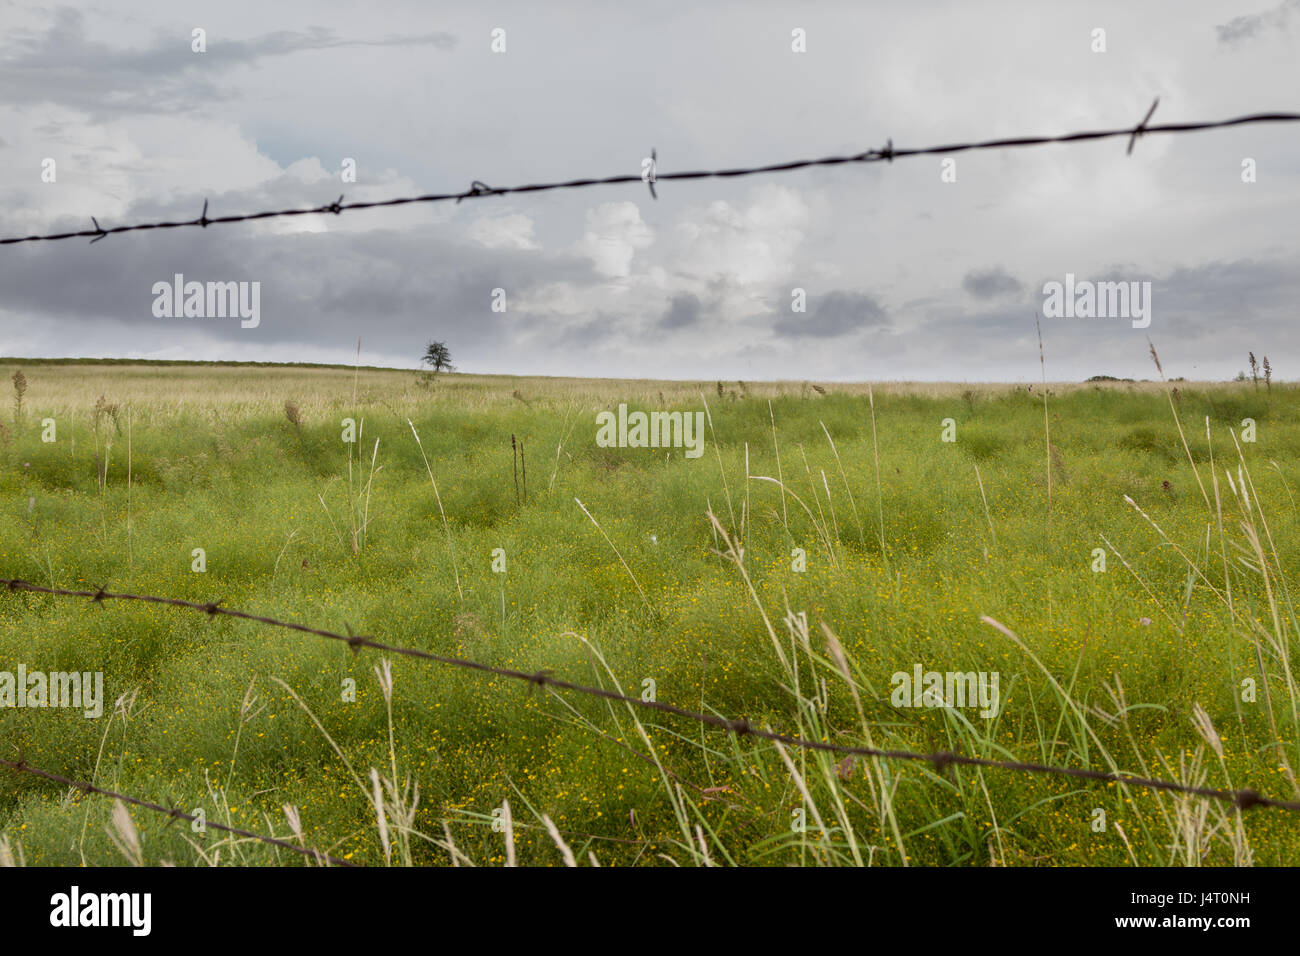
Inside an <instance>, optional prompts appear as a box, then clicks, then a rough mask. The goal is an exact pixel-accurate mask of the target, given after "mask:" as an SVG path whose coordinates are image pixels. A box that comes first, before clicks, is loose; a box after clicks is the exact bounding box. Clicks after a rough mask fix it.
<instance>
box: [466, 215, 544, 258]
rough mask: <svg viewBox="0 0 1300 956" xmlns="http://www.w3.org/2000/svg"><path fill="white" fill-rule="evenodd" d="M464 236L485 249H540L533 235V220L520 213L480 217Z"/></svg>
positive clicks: (470, 225) (472, 223)
mask: <svg viewBox="0 0 1300 956" xmlns="http://www.w3.org/2000/svg"><path fill="white" fill-rule="evenodd" d="M465 235H466V236H468V237H469V238H470V239H472V240H473V241H474V242H477V243H478V244H479V245H481V246H483V247H484V248H487V249H524V250H528V249H540V248H541V246H540V245H538V242H537V237H536V236H534V235H533V220H532V219H531V218H530V217H528V216H525V215H522V214H521V213H512V214H507V215H503V216H480V217H479V218H477V219H475V220H474V221H473V222H471V223H470V224H469V228H468V229H466V230H465Z"/></svg>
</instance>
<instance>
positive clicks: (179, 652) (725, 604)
mask: <svg viewBox="0 0 1300 956" xmlns="http://www.w3.org/2000/svg"><path fill="white" fill-rule="evenodd" d="M19 370H21V372H22V376H21V377H22V380H23V385H22V387H21V388H16V387H14V384H13V383H14V379H13V376H14V373H15V372H17V371H19ZM0 372H2V373H3V378H0V389H2V390H3V391H2V392H0V394H2V395H3V398H4V400H5V406H4V407H3V410H2V412H0V422H3V423H4V426H3V430H0V578H15V579H22V580H25V581H30V582H32V583H33V584H38V585H44V586H49V587H58V588H72V589H89V590H94V589H95V588H97V587H101V586H102V587H105V588H108V589H109V590H116V591H127V592H133V593H138V594H154V595H163V596H168V597H177V598H185V599H189V600H192V601H197V602H208V601H216V600H220V601H222V602H223V604H224V606H226V607H230V608H237V609H240V610H245V611H250V612H253V613H257V614H263V615H267V616H270V617H274V618H279V619H286V620H291V621H297V622H301V623H304V624H307V625H312V626H316V627H320V628H326V629H331V630H336V631H347V632H350V633H356V634H366V635H371V636H374V637H375V638H376V639H378V640H381V641H384V642H386V643H389V644H392V645H399V646H404V647H414V648H421V649H424V650H429V651H434V652H437V653H440V654H447V655H453V656H457V657H464V658H469V659H472V660H474V661H479V662H483V663H487V664H492V665H497V666H501V667H509V668H515V669H519V670H525V671H529V672H535V671H539V670H546V671H549V672H551V673H552V674H554V675H556V676H557V677H561V678H564V679H567V680H572V681H574V682H577V683H581V684H588V685H597V686H602V687H607V688H610V689H617V690H622V691H623V692H625V693H627V694H630V695H632V696H641V695H653V697H654V698H655V699H656V700H658V701H662V702H668V703H672V704H674V705H677V706H681V707H685V708H687V709H690V710H695V711H703V712H707V713H713V714H718V715H721V716H724V717H729V718H738V717H744V718H746V719H747V720H748V721H749V722H750V723H751V724H752V725H754V726H757V727H770V728H772V729H773V730H777V731H781V732H785V733H790V734H796V735H799V736H804V737H808V738H811V739H817V740H825V741H834V742H836V743H843V744H856V745H866V746H873V747H881V748H888V749H902V750H912V751H922V752H929V751H934V750H949V751H953V752H957V753H962V754H969V755H973V756H985V757H990V758H993V759H1006V760H1023V761H1031V762H1040V763H1046V764H1052V765H1055V766H1067V767H1080V768H1091V769H1096V770H1101V771H1107V772H1121V773H1126V774H1127V773H1132V774H1138V775H1142V776H1154V777H1161V778H1165V779H1171V780H1177V781H1180V782H1184V783H1191V784H1199V785H1205V786H1210V787H1216V788H1230V789H1231V788H1241V787H1252V788H1254V789H1256V790H1258V791H1260V792H1262V793H1266V794H1269V795H1271V796H1275V797H1278V798H1281V799H1288V800H1296V799H1297V798H1298V797H1300V785H1298V784H1297V781H1296V777H1295V773H1294V769H1295V766H1296V761H1297V758H1298V757H1300V753H1298V752H1297V746H1298V745H1300V688H1298V687H1297V684H1296V676H1295V664H1296V661H1295V649H1296V640H1297V632H1298V628H1297V619H1296V616H1295V608H1294V606H1293V602H1292V595H1291V592H1290V584H1291V582H1292V580H1293V579H1294V574H1295V569H1296V568H1297V566H1298V565H1297V561H1298V560H1300V554H1298V553H1297V552H1298V551H1300V541H1298V539H1297V534H1296V531H1297V510H1296V502H1295V497H1294V490H1295V485H1296V483H1297V479H1298V478H1300V475H1298V474H1297V462H1298V461H1300V457H1298V453H1300V419H1298V418H1297V415H1296V407H1297V399H1298V398H1300V386H1295V385H1288V384H1279V383H1277V382H1273V383H1272V384H1271V387H1265V385H1264V383H1263V382H1260V383H1258V385H1256V384H1253V383H1251V382H1245V383H1240V382H1239V383H1227V384H1215V383H1197V382H1184V381H1177V382H1171V383H1165V382H1163V381H1160V380H1156V381H1153V382H1138V383H1128V382H1103V383H1082V384H1078V383H1076V384H1066V383H1048V384H1047V385H1046V386H1039V385H1035V386H1034V388H1033V389H1032V391H1028V390H1026V388H1025V387H1024V386H1013V385H961V384H953V385H934V384H909V383H890V384H877V385H874V386H867V385H865V384H862V385H857V384H855V385H841V384H833V383H816V384H814V383H805V382H779V383H742V382H721V383H719V382H667V381H648V380H647V381H616V380H600V379H581V380H579V379H546V378H527V377H508V376H478V375H466V374H446V373H444V374H440V375H438V376H437V377H436V378H433V377H430V376H428V375H421V374H420V373H416V372H410V371H398V370H383V369H370V368H359V369H351V368H339V367H298V366H286V367H252V366H234V365H197V364H196V365H148V364H130V363H94V362H81V363H76V362H70V363H52V362H42V361H38V360H0ZM1153 374H1154V369H1153ZM1170 374H1174V372H1172V371H1170ZM619 403H627V404H628V405H629V406H630V407H632V408H636V409H645V410H661V411H668V410H678V411H683V412H695V411H706V412H707V419H706V421H707V424H706V429H705V445H704V450H703V454H702V455H701V456H700V457H698V458H687V457H686V456H685V455H684V454H683V453H682V451H681V450H680V449H675V448H669V449H662V448H660V449H648V448H617V447H615V448H607V447H600V446H599V445H597V444H596V442H595V435H596V424H595V423H596V416H597V414H598V413H599V412H601V411H605V410H611V409H614V408H616V407H617V406H618V404H619ZM349 419H350V420H351V421H352V432H351V434H349V425H348V423H347V422H346V421H345V420H349ZM1248 420H1249V421H1248ZM51 425H52V429H51ZM347 437H355V439H356V440H355V441H345V440H344V439H345V438H347ZM43 438H52V439H53V440H43ZM946 439H951V440H946ZM512 442H513V445H512ZM521 451H522V456H520V452H521ZM520 457H522V466H523V467H522V469H520V468H519V458H520ZM521 472H522V473H521ZM579 502H580V503H579ZM710 514H712V515H713V516H714V517H713V518H710ZM196 549H201V552H199V553H196ZM983 617H987V618H990V619H992V620H993V621H995V622H997V624H998V625H1000V627H996V626H993V625H992V624H990V623H989V622H986V621H984V620H982V618H983ZM387 659H388V658H386V657H385V655H384V654H382V653H380V652H377V651H374V650H369V649H362V650H360V652H359V653H354V652H353V651H352V649H350V648H348V647H346V646H343V645H341V644H339V643H337V642H333V641H328V640H323V639H321V638H319V637H315V636H312V635H309V634H301V633H295V632H291V631H286V630H283V629H279V628H271V627H266V626H263V625H260V624H257V623H253V622H248V621H239V620H234V619H230V618H227V617H220V616H218V617H210V616H208V615H204V614H199V613H193V612H191V611H186V610H182V609H177V608H172V607H166V606H161V605H154V604H138V603H131V602H115V601H106V602H103V603H102V604H98V605H97V604H95V603H92V602H90V601H86V600H84V599H77V600H73V599H66V598H58V597H53V596H48V595H41V594H36V593H30V592H22V591H0V672H3V671H14V670H15V669H16V668H17V667H18V666H19V665H20V664H21V665H23V666H24V667H25V668H26V670H27V671H28V672H31V671H44V672H55V671H73V670H76V671H97V672H102V673H103V675H104V677H103V680H104V696H105V704H104V712H103V715H102V716H100V717H99V718H98V719H87V718H85V717H84V716H82V714H81V713H80V712H78V711H71V710H65V709H55V708H45V709H33V708H26V709H19V708H16V707H9V708H6V707H0V757H4V758H6V759H9V760H17V759H22V760H24V761H26V762H28V763H29V764H31V765H33V766H36V767H40V768H43V769H46V770H49V771H52V772H55V773H58V774H61V775H64V776H67V777H69V778H72V779H75V780H86V781H93V782H94V783H95V784H96V785H98V786H101V787H104V788H106V789H110V790H114V791H118V792H121V793H126V794H130V795H133V796H137V797H140V798H144V799H148V800H151V801H155V802H158V803H160V804H163V805H167V806H175V807H177V808H180V809H182V810H185V811H186V812H195V811H196V810H198V809H202V811H203V814H204V816H205V817H206V819H208V820H212V821H220V822H223V823H228V824H230V825H232V826H237V827H243V828H246V829H249V830H253V831H257V832H259V833H265V834H274V835H276V836H279V837H282V838H284V839H287V840H289V841H291V842H294V843H299V844H303V845H309V846H314V847H317V848H320V849H322V850H325V851H327V852H329V853H331V854H335V855H337V856H339V857H341V858H343V859H346V860H349V861H352V862H356V863H360V864H365V865H386V864H391V865H403V864H411V865H452V864H455V865H471V864H472V865H501V864H503V863H507V862H518V863H520V864H539V865H563V864H564V863H565V862H566V859H567V855H571V856H572V858H573V859H574V860H575V861H576V862H577V863H578V864H580V865H589V864H591V863H593V862H598V863H599V864H600V865H603V866H616V865H674V864H675V865H700V864H707V863H711V864H717V865H885V866H897V865H912V866H955V865H963V866H987V865H1006V866H1076V865H1116V866H1134V865H1137V866H1145V865H1165V864H1174V865H1247V864H1252V863H1253V864H1269V865H1294V864H1296V863H1298V862H1300V818H1298V817H1297V816H1296V815H1295V814H1292V813H1288V812H1284V811H1282V810H1279V809H1273V808H1253V809H1246V810H1238V809H1236V808H1234V807H1233V806H1232V805H1231V804H1228V803H1222V802H1215V801H1210V800H1206V799H1202V798H1199V797H1196V796H1192V795H1187V794H1180V793H1172V792H1159V791H1152V790H1147V789H1141V788H1136V787H1130V786H1121V785H1118V784H1115V783H1104V782H1103V783H1098V782H1088V781H1082V780H1078V779H1069V778H1063V777H1056V776H1048V775H1038V774H1026V773H1017V772H1010V771H1005V770H999V769H987V768H972V767H962V766H950V767H947V768H937V767H935V766H933V765H931V764H927V763H925V762H906V761H896V760H890V759H877V758H870V759H867V758H862V759H854V758H848V759H842V758H841V757H840V756H839V755H836V754H831V753H819V752H813V751H808V750H795V749H791V748H783V747H779V746H777V745H776V744H773V743H772V742H770V741H763V740H758V739H754V738H751V737H744V736H734V735H731V734H728V733H727V732H725V731H724V730H721V729H718V728H713V727H707V726H703V725H701V724H698V723H696V722H693V721H690V720H686V719H682V718H678V717H673V716H670V715H666V714H662V713H658V712H654V711H649V710H645V709H642V708H636V707H632V706H629V705H625V704H622V703H617V702H612V701H607V700H600V699H595V698H591V697H587V696H582V695H578V694H573V693H566V692H563V691H559V690H556V689H553V688H539V687H529V686H528V685H526V684H521V683H519V682H516V681H511V680H508V679H505V678H503V677H500V676H495V675H491V674H481V673H472V672H466V671H463V670H458V669H454V668H449V667H446V666H442V665H439V664H437V663H433V662H429V661H422V660H412V659H407V658H402V657H393V658H391V663H387V664H386V663H384V662H385V660H387ZM918 666H919V667H920V668H921V669H922V670H923V671H937V672H962V673H968V672H975V673H978V674H996V675H997V676H998V681H999V683H998V687H999V695H1000V699H999V702H998V707H997V713H996V715H995V716H980V711H979V708H977V707H973V706H956V705H954V706H921V707H911V706H897V704H896V700H895V693H894V691H895V675H896V674H899V673H902V674H907V675H911V674H913V673H914V672H915V670H916V668H917V667H918ZM507 803H508V806H509V809H508V811H507V810H506V809H505V806H506V804H507ZM4 861H9V862H15V863H25V864H26V865H29V866H44V865H81V864H87V865H95V866H100V865H121V864H122V863H124V862H128V861H129V862H134V863H142V864H146V865H159V864H163V863H173V864H176V865H208V864H220V865H225V864H244V865H311V862H312V861H310V860H308V859H304V858H302V857H300V856H296V855H294V854H292V853H288V852H285V851H283V850H277V849H275V848H273V847H269V846H266V845H264V844H261V843H258V842H254V841H250V840H244V839H238V838H231V837H229V836H228V835H224V834H221V833H217V832H215V831H212V830H209V831H208V832H207V833H200V832H196V831H195V829H194V828H193V827H191V826H190V825H188V824H186V823H183V822H180V823H178V822H175V821H169V820H168V819H167V818H166V817H165V816H162V815H157V814H151V813H149V812H147V811H143V810H140V809H138V808H133V809H131V810H130V811H129V814H128V815H127V816H126V818H125V819H123V815H122V814H120V813H119V814H118V816H117V818H116V819H114V814H113V803H112V801H111V800H109V799H106V798H104V797H102V796H97V795H82V794H80V793H78V792H77V791H75V790H70V789H68V788H65V787H60V786H56V785H53V784H51V783H49V782H48V781H45V780H41V779H39V778H36V777H33V776H30V775H26V774H19V773H15V772H11V771H7V770H2V769H0V862H4Z"/></svg>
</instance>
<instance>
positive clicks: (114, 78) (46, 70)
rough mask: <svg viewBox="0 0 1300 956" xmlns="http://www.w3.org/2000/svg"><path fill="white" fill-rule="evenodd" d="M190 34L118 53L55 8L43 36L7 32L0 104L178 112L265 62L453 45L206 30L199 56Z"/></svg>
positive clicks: (314, 31) (445, 38)
mask: <svg viewBox="0 0 1300 956" xmlns="http://www.w3.org/2000/svg"><path fill="white" fill-rule="evenodd" d="M192 29H193V27H192V26H189V25H186V26H183V27H182V26H180V25H178V26H177V28H176V32H175V33H161V32H160V33H157V34H155V36H154V40H153V43H152V45H150V46H147V47H143V48H139V49H119V48H116V47H112V46H109V45H108V44H106V43H101V42H96V41H94V40H92V39H90V38H88V37H87V35H86V27H85V19H84V15H83V14H82V12H81V11H80V10H76V9H74V8H71V7H59V8H58V9H57V10H55V11H54V22H53V23H52V24H51V25H50V27H49V28H48V29H46V30H45V31H43V32H39V33H23V32H13V33H10V34H9V35H8V38H7V39H8V42H7V43H5V44H3V45H0V102H5V103H12V104H20V105H26V104H30V103H31V102H32V100H33V98H34V97H33V94H35V95H36V97H37V98H39V99H41V100H45V101H47V102H54V103H60V104H62V105H65V106H70V107H74V108H76V109H80V110H84V111H86V112H87V113H89V114H90V115H92V116H94V117H97V118H103V117H106V116H118V115H123V114H132V115H138V114H144V113H172V112H181V111H185V110H189V109H193V108H194V107H195V106H196V105H202V104H203V103H206V102H211V101H213V100H220V99H229V98H231V97H232V96H233V94H231V93H228V92H224V91H222V90H220V89H218V88H217V86H216V85H215V84H214V83H213V81H212V78H211V74H213V73H217V72H223V71H228V70H230V69H232V68H234V67H237V66H249V65H254V64H256V63H258V62H259V61H261V60H265V59H267V58H269V57H282V56H289V55H291V54H294V53H301V52H306V51H311V50H329V49H337V48H340V47H391V46H432V47H435V48H437V49H441V50H450V49H453V48H454V47H455V45H456V37H455V36H453V35H452V34H450V33H442V32H435V33H423V34H413V35H409V36H400V35H393V36H387V37H381V38H377V39H364V38H350V39H343V38H340V37H339V36H338V35H336V34H335V33H334V32H333V31H331V30H327V29H325V28H323V27H308V28H307V29H306V30H277V31H275V32H272V33H266V34H263V35H261V36H256V37H253V38H251V39H246V40H235V39H227V38H225V37H222V36H221V35H219V34H216V33H214V32H212V31H209V33H208V36H207V52H205V53H202V54H199V53H194V52H193V51H192V50H191V48H190V43H191V30H192Z"/></svg>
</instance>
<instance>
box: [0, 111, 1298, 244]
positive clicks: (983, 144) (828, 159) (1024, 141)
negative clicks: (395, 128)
mask: <svg viewBox="0 0 1300 956" xmlns="http://www.w3.org/2000/svg"><path fill="white" fill-rule="evenodd" d="M1159 102H1160V100H1159V99H1158V98H1157V99H1156V101H1155V102H1154V103H1152V104H1151V108H1150V109H1149V110H1147V113H1146V116H1145V117H1144V118H1143V119H1142V121H1141V122H1139V123H1138V124H1137V125H1136V126H1126V127H1122V128H1119V129H1107V130H1090V131H1085V132H1077V133H1066V134H1063V135H1060V136H1018V137H1012V138H1003V139H989V140H982V141H976V142H966V143H950V144H947V145H944V146H926V147H922V148H919V149H904V148H901V147H899V148H896V147H895V146H894V141H893V140H892V139H890V140H889V141H888V142H887V143H886V145H885V147H884V148H883V149H869V150H867V151H866V152H862V153H856V154H854V155H851V156H823V157H821V158H820V159H799V160H793V161H791V162H784V163H772V164H769V165H765V166H746V167H740V168H735V169H710V170H696V171H693V172H681V173H658V172H657V171H655V169H654V166H653V165H652V166H651V167H650V170H649V171H648V174H642V175H631V174H629V175H624V176H604V177H600V178H590V179H570V180H566V181H563V182H549V183H530V184H527V185H523V186H495V187H494V186H489V185H487V184H486V183H483V182H480V181H479V180H477V179H476V180H474V181H473V182H471V183H470V187H469V189H467V190H465V191H463V192H454V193H428V194H426V195H422V196H402V197H398V198H394V199H381V200H374V201H370V202H344V201H343V196H339V198H338V199H336V200H335V201H334V202H332V203H327V204H325V205H323V206H314V207H312V208H310V209H274V210H267V211H265V212H255V213H243V214H237V215H231V216H209V215H208V201H207V200H206V199H205V200H204V201H203V212H202V213H200V215H199V217H198V218H197V219H182V220H173V221H163V222H144V223H136V224H134V225H126V226H114V227H112V228H111V229H105V228H104V227H103V226H101V225H100V224H99V220H98V219H97V218H95V217H94V216H91V217H90V221H91V223H92V224H93V225H94V227H95V228H94V229H82V230H77V231H74V232H57V233H49V234H46V235H32V236H11V237H9V238H5V239H0V246H6V245H16V244H18V243H24V242H54V241H58V240H61V239H78V238H85V237H87V236H93V237H94V238H92V239H91V240H90V241H91V242H92V243H95V242H99V241H100V240H101V239H104V238H106V237H108V236H111V235H114V234H116V233H121V232H141V231H145V230H150V229H183V228H188V227H198V228H201V229H206V228H207V227H208V226H215V225H224V224H226V223H232V222H252V221H254V220H258V219H276V218H281V217H285V216H316V215H336V216H337V215H338V214H340V213H343V212H350V211H352V210H357V209H382V208H388V207H394V206H406V205H411V204H413V203H438V202H451V201H453V200H454V201H455V202H456V203H460V202H462V201H463V200H466V199H482V198H484V197H486V196H506V195H511V194H516V193H539V192H550V191H552V190H557V189H586V188H590V187H592V186H616V185H622V184H627V183H640V182H644V183H646V185H647V186H649V188H650V194H651V196H652V197H653V198H655V199H657V198H658V195H657V194H656V193H655V189H654V187H655V184H656V183H663V182H684V181H687V180H695V179H735V178H738V177H741V176H758V175H762V174H764V173H786V172H792V171H794V170H797V169H809V168H812V167H816V166H841V165H845V164H849V163H879V162H889V163H892V162H893V161H894V160H895V159H907V158H908V157H912V156H943V155H948V154H951V153H964V152H972V151H976V150H988V149H1014V148H1021V147H1026V146H1044V145H1047V144H1050V143H1083V142H1088V141H1091V140H1101V139H1113V138H1115V137H1118V136H1126V137H1128V150H1127V153H1128V154H1131V153H1132V152H1133V146H1134V144H1135V143H1136V142H1137V140H1138V138H1139V137H1141V136H1146V135H1149V134H1152V133H1194V132H1199V131H1201V130H1209V129H1224V128H1226V127H1230V126H1246V125H1254V124H1260V123H1295V122H1300V113H1253V114H1251V115H1249V116H1238V117H1236V118H1234V119H1229V120H1214V121H1209V122H1193V123H1163V124H1158V125H1155V126H1150V125H1148V123H1149V121H1150V119H1151V115H1152V113H1154V112H1155V108H1156V106H1157V104H1159ZM651 154H652V157H653V159H652V163H654V162H657V159H658V154H657V151H654V150H652V151H651Z"/></svg>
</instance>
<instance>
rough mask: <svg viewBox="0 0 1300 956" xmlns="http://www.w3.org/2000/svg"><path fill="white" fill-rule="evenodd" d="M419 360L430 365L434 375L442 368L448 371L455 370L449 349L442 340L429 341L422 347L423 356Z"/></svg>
mask: <svg viewBox="0 0 1300 956" xmlns="http://www.w3.org/2000/svg"><path fill="white" fill-rule="evenodd" d="M420 361H421V362H423V363H424V364H425V365H432V366H433V374H434V375H437V374H438V373H439V372H441V371H442V370H443V369H446V370H447V371H448V372H454V371H455V370H456V369H455V368H454V367H453V366H452V364H451V350H450V349H448V348H447V346H446V345H445V344H443V343H442V342H430V343H429V344H428V345H427V346H426V347H425V349H424V358H422V359H420Z"/></svg>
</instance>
